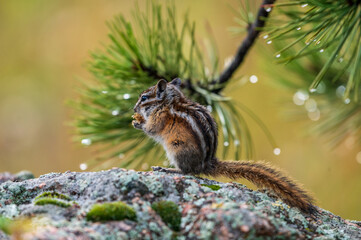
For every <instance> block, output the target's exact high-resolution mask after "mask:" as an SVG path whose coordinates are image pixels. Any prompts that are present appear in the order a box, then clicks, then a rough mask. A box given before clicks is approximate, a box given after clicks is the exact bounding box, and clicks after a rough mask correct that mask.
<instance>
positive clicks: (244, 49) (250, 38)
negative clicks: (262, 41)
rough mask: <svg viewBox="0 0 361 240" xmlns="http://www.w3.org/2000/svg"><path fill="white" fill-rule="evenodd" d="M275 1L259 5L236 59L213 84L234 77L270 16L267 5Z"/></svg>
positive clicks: (217, 90)
mask: <svg viewBox="0 0 361 240" xmlns="http://www.w3.org/2000/svg"><path fill="white" fill-rule="evenodd" d="M275 1H276V0H263V2H262V4H261V5H260V7H259V10H258V14H257V18H256V20H255V21H254V22H253V23H252V24H250V25H249V27H248V31H247V36H246V38H245V39H244V40H243V41H242V43H241V45H240V46H239V48H238V49H237V52H236V55H235V56H234V59H233V60H232V62H231V64H230V65H229V66H228V67H227V68H226V69H224V70H223V72H222V73H221V74H220V76H219V78H218V79H216V80H213V81H212V82H211V84H212V85H215V84H219V85H222V84H225V83H226V82H227V81H229V80H230V79H231V78H232V76H233V74H234V72H235V71H236V70H237V69H238V68H239V66H240V65H241V64H242V62H243V60H244V58H245V56H246V55H247V53H248V52H249V50H250V49H251V47H252V46H253V45H254V43H255V41H256V39H257V37H258V36H259V34H260V32H261V31H262V28H263V27H264V26H265V23H266V19H267V18H268V16H269V13H270V12H269V11H267V10H266V6H268V5H272V4H273V3H274V2H275ZM222 89H223V87H220V88H218V89H216V90H214V92H220V91H221V90H222Z"/></svg>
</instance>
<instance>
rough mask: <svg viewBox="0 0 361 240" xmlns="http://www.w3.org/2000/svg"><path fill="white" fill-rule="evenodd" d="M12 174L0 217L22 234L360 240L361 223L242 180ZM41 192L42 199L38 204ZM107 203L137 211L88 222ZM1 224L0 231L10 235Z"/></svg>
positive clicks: (116, 173) (1, 188)
mask: <svg viewBox="0 0 361 240" xmlns="http://www.w3.org/2000/svg"><path fill="white" fill-rule="evenodd" d="M11 176H13V175H10V174H0V180H1V179H6V178H7V179H8V180H7V181H6V182H2V183H1V184H0V216H2V217H3V218H9V219H12V223H11V227H9V226H7V229H10V230H11V231H12V233H13V234H14V235H16V236H17V237H19V236H20V237H21V238H22V239H175V238H178V239H214V238H218V239H254V238H258V239H281V238H283V239H361V222H357V221H349V220H344V219H342V218H340V217H338V216H336V215H334V214H332V213H330V212H328V211H326V210H323V209H321V208H317V209H318V211H319V214H318V215H317V216H310V215H307V214H304V213H301V212H300V211H299V210H298V209H295V208H290V207H289V206H287V205H286V204H284V203H283V202H282V201H280V200H278V199H276V198H274V197H273V195H272V194H267V192H266V193H261V192H258V191H252V190H250V189H248V188H246V187H245V186H244V185H241V184H238V183H220V182H216V181H213V180H208V179H202V178H196V177H193V176H182V175H179V174H170V173H164V172H135V171H133V170H129V171H127V170H124V169H112V170H108V171H100V172H81V173H78V172H66V173H49V174H46V175H43V176H40V177H39V178H35V179H29V180H23V181H19V182H16V181H15V178H12V177H11ZM11 179H13V180H11ZM14 181H15V182H14ZM39 195H40V196H39ZM37 196H39V197H38V198H37V199H35V198H36V197H37ZM42 198H43V202H44V198H46V199H45V205H35V204H34V203H35V202H36V201H38V200H39V199H42ZM163 200H167V201H172V202H174V203H175V205H174V204H170V205H172V208H171V209H170V211H176V212H175V213H174V214H175V215H176V214H179V213H180V214H181V224H180V231H179V232H175V231H174V230H172V229H171V228H170V227H169V226H171V225H170V224H169V223H166V222H163V221H165V219H167V218H165V217H164V216H162V217H161V216H159V215H158V214H157V212H156V211H155V210H153V209H152V204H154V203H157V202H160V201H163ZM105 202H122V203H124V204H126V206H127V207H126V208H127V209H134V211H135V212H136V218H125V219H123V220H121V221H111V220H109V221H102V222H93V221H87V217H86V216H87V213H88V212H89V211H90V209H92V207H93V205H94V204H102V203H105ZM64 203H66V204H64ZM104 206H106V205H104ZM175 206H178V210H177V208H176V207H175ZM153 208H154V205H153ZM178 211H179V212H178ZM170 215H171V214H170ZM162 219H163V220H162ZM24 221H26V224H25V223H24ZM3 228H4V226H3ZM1 229H2V226H0V238H1V239H10V236H8V235H6V234H5V232H3V231H1Z"/></svg>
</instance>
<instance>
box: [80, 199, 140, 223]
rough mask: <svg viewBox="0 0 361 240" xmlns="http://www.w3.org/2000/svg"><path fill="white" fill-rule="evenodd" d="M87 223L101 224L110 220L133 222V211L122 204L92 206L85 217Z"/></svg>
mask: <svg viewBox="0 0 361 240" xmlns="http://www.w3.org/2000/svg"><path fill="white" fill-rule="evenodd" d="M86 219H87V220H88V221H93V222H99V221H100V222H103V221H111V220H118V221H119V220H123V219H129V220H133V221H135V220H136V219H137V215H136V213H135V210H134V209H133V208H132V207H130V206H128V205H127V204H126V203H124V202H111V203H102V204H94V205H93V207H92V208H91V209H90V211H89V212H88V213H87V215H86Z"/></svg>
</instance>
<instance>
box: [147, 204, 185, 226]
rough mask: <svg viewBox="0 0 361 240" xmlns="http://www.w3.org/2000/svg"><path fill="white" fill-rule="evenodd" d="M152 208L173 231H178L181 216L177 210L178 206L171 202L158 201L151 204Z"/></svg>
mask: <svg viewBox="0 0 361 240" xmlns="http://www.w3.org/2000/svg"><path fill="white" fill-rule="evenodd" d="M152 208H153V210H154V211H155V212H157V213H158V215H159V216H160V217H161V218H162V220H163V222H164V223H166V224H167V225H168V226H169V227H170V228H171V229H173V230H174V231H179V230H180V224H181V220H182V214H181V213H180V211H179V209H178V205H177V204H176V203H174V202H172V201H160V202H156V203H153V204H152Z"/></svg>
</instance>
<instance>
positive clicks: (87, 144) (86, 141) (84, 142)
mask: <svg viewBox="0 0 361 240" xmlns="http://www.w3.org/2000/svg"><path fill="white" fill-rule="evenodd" d="M81 144H83V145H85V146H89V145H90V144H92V140H91V139H90V138H84V139H82V140H81Z"/></svg>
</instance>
